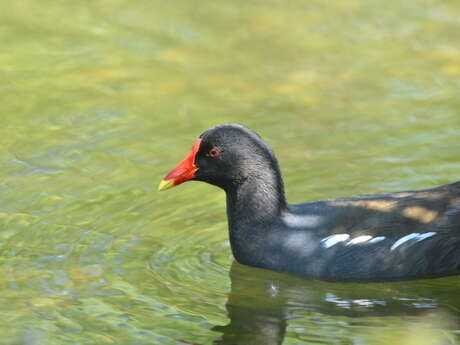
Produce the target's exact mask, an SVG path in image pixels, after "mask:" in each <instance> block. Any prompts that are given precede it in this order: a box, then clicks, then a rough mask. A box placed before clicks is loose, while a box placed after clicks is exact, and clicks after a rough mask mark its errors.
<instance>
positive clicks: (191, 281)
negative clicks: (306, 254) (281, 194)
mask: <svg viewBox="0 0 460 345" xmlns="http://www.w3.org/2000/svg"><path fill="white" fill-rule="evenodd" d="M459 17H460V6H459V3H458V2H457V1H440V0H427V1H421V0H420V1H415V2H412V3H401V2H399V1H395V0H390V1H386V2H381V1H374V0H371V1H366V2H358V1H347V2H343V1H328V2H324V1H310V2H304V1H291V2H289V3H286V2H284V1H277V0H268V1H249V2H248V1H239V0H237V1H232V2H225V3H224V2H212V1H205V2H194V1H177V2H161V1H137V2H134V3H133V2H130V3H128V2H126V1H119V0H111V1H98V2H94V1H91V2H90V1H74V2H62V1H49V0H43V1H40V2H33V1H30V0H24V1H14V2H13V1H9V2H2V3H1V4H0V42H2V49H1V50H0V80H1V81H2V83H1V85H0V92H1V96H2V97H1V102H0V117H1V120H2V121H1V122H2V126H0V142H1V146H0V229H1V231H0V238H1V241H0V273H1V277H2V279H1V280H0V291H1V293H0V315H2V317H1V319H0V344H26V345H31V344H33V345H42V344H59V345H64V344H72V345H74V344H120V345H121V344H189V343H192V344H212V343H214V344H243V345H246V344H260V345H262V344H263V345H266V344H281V343H283V344H395V343H400V344H438V343H439V344H441V343H442V344H455V343H460V339H459V330H460V328H459V321H460V311H459V310H460V298H459V297H458V290H459V288H460V278H459V277H449V278H442V279H434V280H421V281H412V282H400V283H385V284H383V283H381V284H376V283H373V284H354V283H346V284H340V283H327V282H319V281H311V280H306V279H302V278H299V277H293V276H289V275H284V274H279V273H275V272H268V271H264V270H258V269H253V268H248V267H244V266H240V265H238V264H235V263H233V259H232V257H231V253H230V248H229V244H228V238H227V224H226V217H225V200H224V195H223V193H222V192H221V191H219V190H217V189H215V188H213V187H211V186H208V185H204V184H200V183H187V184H184V185H183V186H180V187H178V188H175V189H173V190H171V191H168V192H164V193H158V192H157V191H156V186H157V184H158V182H159V180H160V179H161V178H162V177H163V176H164V174H166V173H167V172H168V171H169V170H170V169H171V168H172V167H173V166H175V164H176V163H177V162H178V161H179V160H180V159H182V158H183V156H184V155H185V153H186V152H188V150H189V149H190V147H191V145H192V143H193V141H194V140H195V138H196V137H197V136H198V135H199V134H200V133H201V132H203V131H204V130H206V129H207V128H209V127H211V126H213V125H215V124H219V123H224V122H239V123H243V124H245V125H247V126H248V127H250V128H253V129H254V130H256V131H258V132H259V133H260V134H261V135H262V136H263V137H264V139H265V140H266V141H267V142H268V143H269V144H270V145H271V146H272V147H273V148H274V150H275V152H276V154H277V156H278V159H279V161H280V163H281V167H282V170H283V175H284V177H285V183H286V189H287V194H288V199H289V200H290V201H291V202H292V203H297V202H302V201H308V200H316V199H323V198H331V197H341V196H351V195H356V194H361V193H374V192H384V191H398V190H408V189H418V188H427V187H431V186H436V185H440V184H443V183H448V182H453V181H457V180H459V171H460V161H459V156H460V146H459V145H458V141H459V134H458V133H459V129H460V113H459V109H460V108H459V106H460V102H459V98H458V90H459V87H460V78H459V76H460V46H459V43H458V42H460V21H459V19H458V18H459Z"/></svg>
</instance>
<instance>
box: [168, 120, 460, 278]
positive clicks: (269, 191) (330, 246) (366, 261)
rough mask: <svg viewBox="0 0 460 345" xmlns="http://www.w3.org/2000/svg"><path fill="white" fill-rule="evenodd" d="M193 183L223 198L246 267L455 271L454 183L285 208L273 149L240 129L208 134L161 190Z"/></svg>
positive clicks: (380, 274) (403, 274)
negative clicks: (201, 183) (202, 184)
mask: <svg viewBox="0 0 460 345" xmlns="http://www.w3.org/2000/svg"><path fill="white" fill-rule="evenodd" d="M189 180H195V181H204V182H207V183H210V184H212V185H215V186H217V187H220V188H222V189H223V190H224V191H225V192H226V195H227V217H228V225H229V230H230V243H231V248H232V252H233V255H234V257H235V258H236V260H237V261H238V262H240V263H242V264H246V265H249V266H255V267H261V268H266V269H271V270H276V271H283V272H290V273H294V274H300V275H303V276H309V277H314V278H322V279H330V280H390V279H391V280H402V279H412V278H420V277H433V276H441V275H450V274H457V273H459V270H460V182H456V183H452V184H447V185H444V186H441V187H437V188H433V189H426V190H419V191H407V192H397V193H385V194H370V195H361V196H356V197H350V198H339V199H328V200H321V201H313V202H308V203H303V204H295V205H289V204H288V203H287V201H286V198H285V195H284V186H283V180H282V177H281V172H280V169H279V166H278V162H277V160H276V158H275V156H274V154H273V151H272V150H271V149H270V147H269V146H268V145H267V144H266V143H264V142H263V141H262V139H261V138H260V137H259V136H258V135H257V134H256V133H254V132H253V131H251V130H249V129H248V128H246V127H244V126H241V125H237V124H225V125H220V126H216V127H213V128H211V129H209V130H207V131H206V132H204V133H203V134H202V135H201V136H200V138H199V139H197V140H196V141H195V144H194V145H193V149H192V151H191V152H190V153H189V154H188V155H187V156H186V157H185V159H184V160H183V161H182V162H181V163H179V165H178V166H177V167H176V168H174V169H173V170H172V171H171V172H170V173H169V174H168V175H166V177H165V178H164V179H163V181H162V182H161V183H160V187H159V189H160V190H163V189H168V188H171V187H173V186H177V185H179V184H181V183H183V182H185V181H189Z"/></svg>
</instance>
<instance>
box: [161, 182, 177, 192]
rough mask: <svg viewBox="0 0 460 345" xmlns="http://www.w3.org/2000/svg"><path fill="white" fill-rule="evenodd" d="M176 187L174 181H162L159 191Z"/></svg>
mask: <svg viewBox="0 0 460 345" xmlns="http://www.w3.org/2000/svg"><path fill="white" fill-rule="evenodd" d="M172 187H174V180H161V182H160V185H159V186H158V191H160V192H161V191H162V190H167V189H169V188H172Z"/></svg>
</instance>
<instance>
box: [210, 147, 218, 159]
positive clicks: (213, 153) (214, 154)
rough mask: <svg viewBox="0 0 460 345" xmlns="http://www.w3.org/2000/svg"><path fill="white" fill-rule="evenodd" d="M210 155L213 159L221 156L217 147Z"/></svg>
mask: <svg viewBox="0 0 460 345" xmlns="http://www.w3.org/2000/svg"><path fill="white" fill-rule="evenodd" d="M209 155H210V156H211V157H213V158H214V157H217V156H218V155H220V150H219V149H218V148H217V147H214V148H212V149H211V151H209Z"/></svg>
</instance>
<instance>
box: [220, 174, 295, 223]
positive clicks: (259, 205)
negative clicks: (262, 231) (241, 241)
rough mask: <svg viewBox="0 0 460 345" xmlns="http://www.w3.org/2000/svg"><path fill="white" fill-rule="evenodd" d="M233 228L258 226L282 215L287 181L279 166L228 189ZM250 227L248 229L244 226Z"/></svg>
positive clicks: (228, 203)
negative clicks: (283, 177) (284, 183)
mask: <svg viewBox="0 0 460 345" xmlns="http://www.w3.org/2000/svg"><path fill="white" fill-rule="evenodd" d="M226 193H227V216H228V221H229V226H230V230H233V229H234V228H240V227H244V226H257V225H263V224H267V223H271V222H274V221H276V220H277V219H279V217H280V215H281V214H282V213H283V211H284V210H285V209H286V208H287V203H286V198H285V195H284V185H283V180H282V177H281V173H280V172H279V170H278V169H276V170H272V171H270V173H266V172H265V173H264V175H262V176H260V175H257V174H254V175H251V177H249V178H247V179H245V180H244V181H243V182H241V183H240V184H238V185H237V186H234V187H233V188H229V189H227V190H226ZM244 230H246V229H244Z"/></svg>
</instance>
